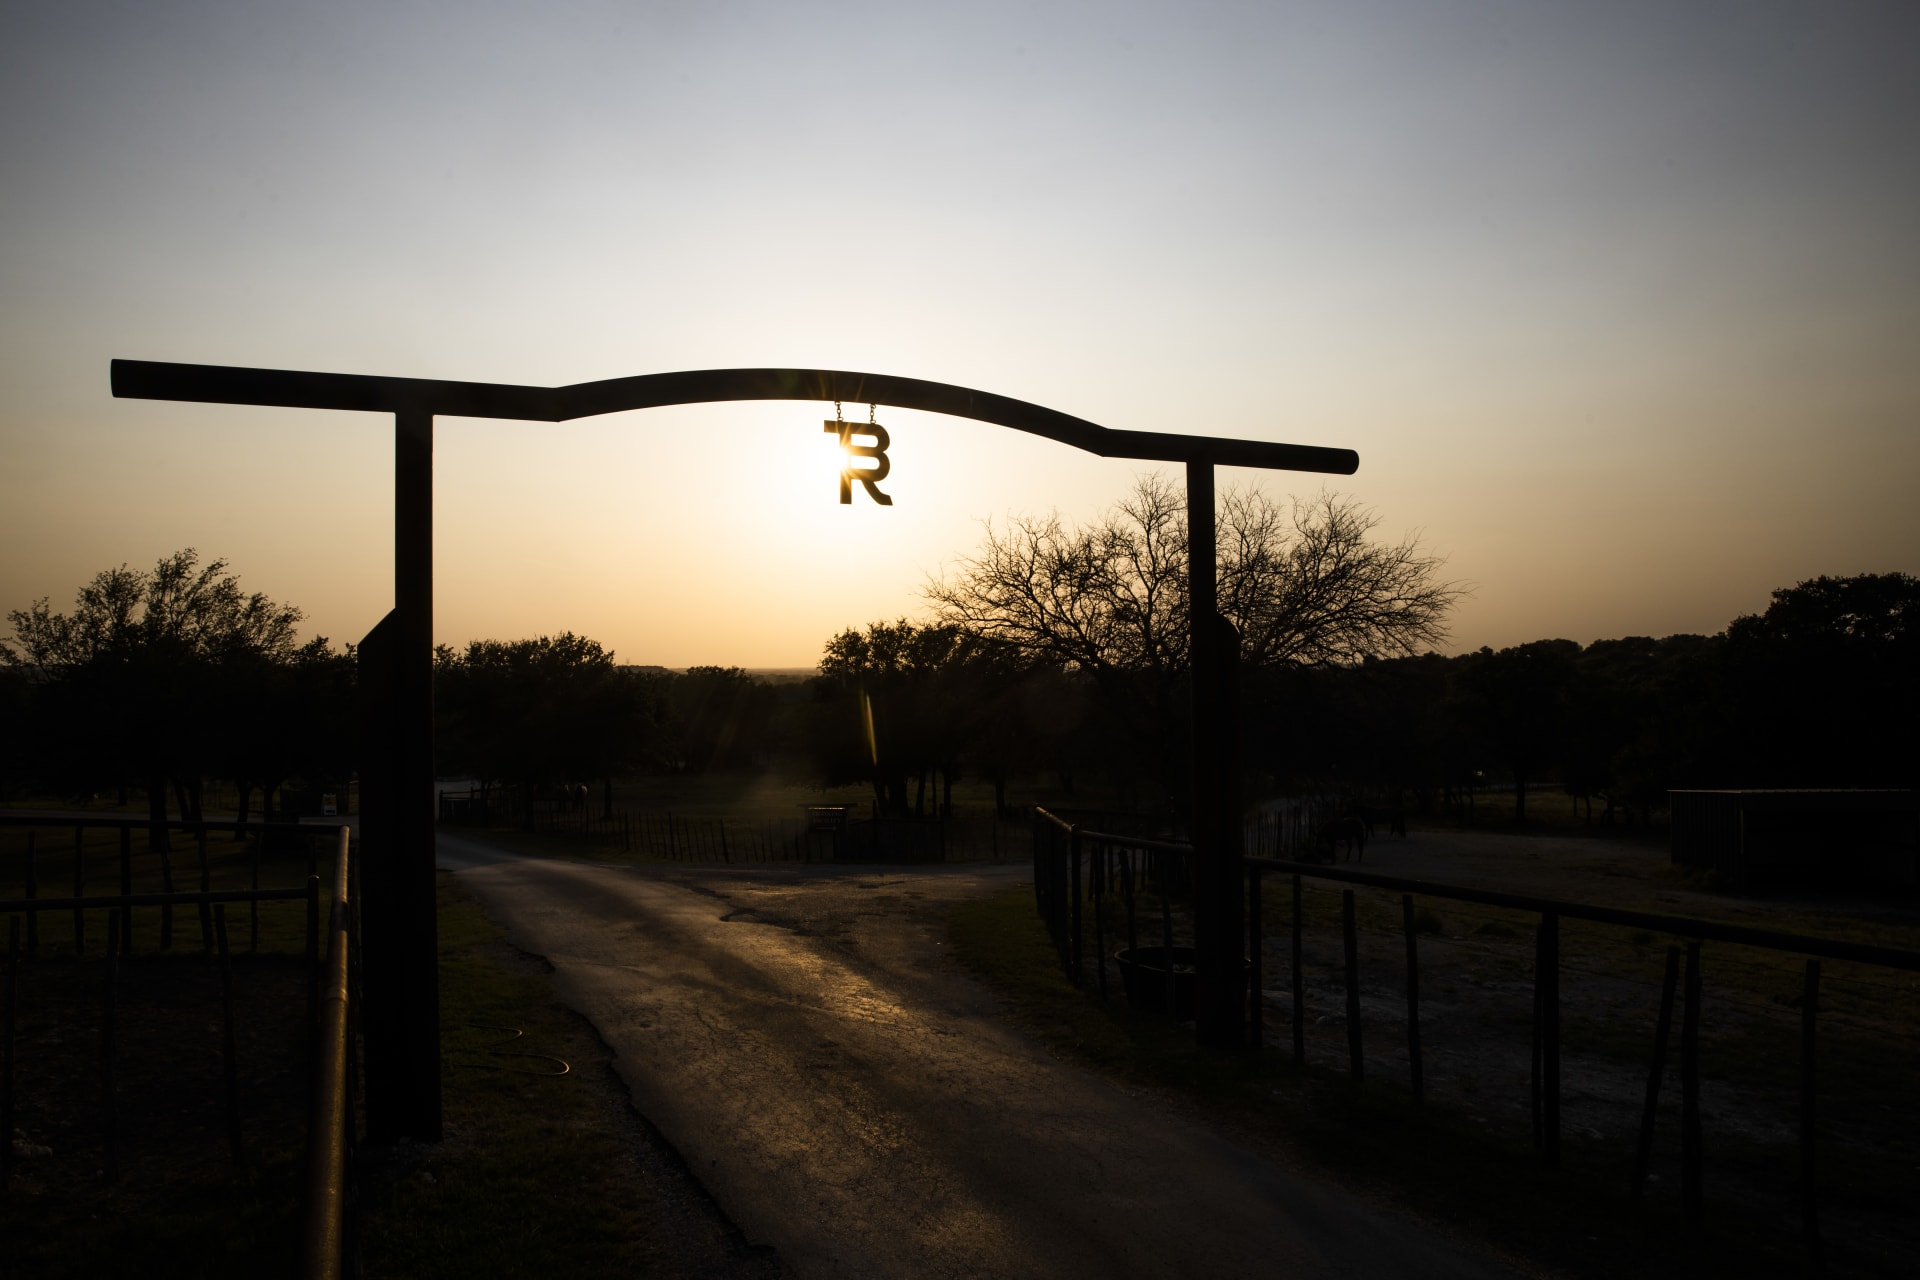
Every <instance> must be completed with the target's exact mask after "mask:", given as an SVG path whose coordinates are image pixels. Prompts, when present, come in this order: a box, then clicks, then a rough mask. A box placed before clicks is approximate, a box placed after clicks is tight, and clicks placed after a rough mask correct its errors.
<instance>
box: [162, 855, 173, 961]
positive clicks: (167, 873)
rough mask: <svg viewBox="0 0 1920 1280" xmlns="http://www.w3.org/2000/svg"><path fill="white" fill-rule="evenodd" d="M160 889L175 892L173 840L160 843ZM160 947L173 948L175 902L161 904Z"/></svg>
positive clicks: (163, 948) (163, 949) (167, 949)
mask: <svg viewBox="0 0 1920 1280" xmlns="http://www.w3.org/2000/svg"><path fill="white" fill-rule="evenodd" d="M159 852H160V891H161V892H162V893H169V894H170V893H172V892H173V842H172V841H171V840H168V841H165V842H164V843H162V844H161V845H160V850H159ZM160 949H161V950H162V951H171V950H173V904H172V903H171V902H163V903H161V904H160Z"/></svg>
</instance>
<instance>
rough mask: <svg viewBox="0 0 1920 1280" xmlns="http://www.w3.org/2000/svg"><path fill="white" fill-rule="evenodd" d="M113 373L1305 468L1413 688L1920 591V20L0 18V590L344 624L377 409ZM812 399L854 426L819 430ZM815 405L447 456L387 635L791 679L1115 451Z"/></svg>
mask: <svg viewBox="0 0 1920 1280" xmlns="http://www.w3.org/2000/svg"><path fill="white" fill-rule="evenodd" d="M114 358H129V359H141V360H172V361H183V362H191V363H205V364H224V365H246V366H258V367H267V368H287V369H315V370H331V371H340V372H350V373H375V374H388V375H399V376H411V377H435V378H455V379H466V380H475V381H497V382H510V383H522V384H535V385H560V384H566V383H572V382H579V381H586V380H591V379H597V378H609V377H621V376H627V375H632V374H640V373H653V372H665V371H671V370H678V369H709V368H730V367H744V366H797V367H809V368H830V369H847V370H860V371H869V372H875V373H886V374H898V375H904V376H910V377H918V378H926V379H932V380H935V381H940V382H948V383H956V384H960V385H963V386H968V387H973V388H977V389H980V390H984V391H989V392H994V393H997V394H1000V395H1006V396H1012V397H1015V398H1018V399H1022V400H1027V401H1032V402H1035V403H1038V404H1042V405H1045V406H1047V407H1049V408H1053V409H1058V410H1061V411H1063V412H1066V413H1069V414H1073V415H1075V416H1078V417H1081V418H1085V419H1089V420H1091V421H1094V422H1097V423H1100V424H1101V425H1104V426H1109V427H1117V428H1131V429H1140V430H1151V431H1172V432H1193V433H1202V434H1209V435H1224V436H1239V437H1246V438H1251V439H1261V440H1281V441H1289V442H1294V443H1301V444H1319V445H1332V446H1338V447H1344V448H1351V449H1355V450H1357V451H1358V452H1359V454H1360V459H1361V463H1360V469H1359V471H1358V473H1357V474H1355V475H1353V476H1350V477H1319V476H1310V475H1293V474H1288V473H1277V472H1253V471H1245V470H1230V471H1225V472H1223V473H1222V475H1221V476H1220V482H1221V483H1222V485H1223V486H1235V485H1238V486H1243V487H1244V486H1260V487H1262V488H1265V489H1266V490H1267V491H1268V492H1270V493H1272V494H1274V495H1276V496H1284V495H1287V494H1300V495H1303V496H1304V495H1310V494H1313V493H1315V492H1318V491H1319V490H1320V489H1321V488H1322V487H1327V488H1331V489H1334V490H1335V491H1337V492H1340V493H1342V494H1346V495H1350V496H1352V497H1353V498H1355V499H1357V500H1358V501H1360V502H1361V503H1363V504H1364V505H1366V506H1367V507H1369V508H1371V509H1372V510H1373V511H1374V513H1375V514H1376V515H1377V517H1378V519H1379V525H1378V527H1377V530H1376V532H1377V535H1378V536H1380V537H1382V538H1385V539H1389V540H1398V539H1399V538H1401V537H1403V536H1406V535H1407V534H1409V533H1412V534H1415V535H1417V536H1418V537H1419V538H1420V539H1421V542H1422V545H1424V546H1425V547H1426V548H1428V549H1429V550H1431V551H1433V552H1435V553H1438V554H1440V555H1443V556H1445V557H1446V568H1445V570H1444V572H1445V575H1446V576H1447V577H1449V578H1451V579H1455V580H1458V581H1460V582H1462V583H1465V584H1469V585H1470V586H1471V594H1470V595H1469V596H1467V597H1466V598H1465V599H1464V600H1463V601H1462V603H1461V604H1460V605H1459V607H1458V608H1457V610H1456V611H1455V613H1454V615H1453V619H1452V626H1451V631H1452V635H1451V640H1450V642H1449V643H1450V649H1451V650H1453V651H1459V650H1467V649H1474V648H1478V647H1480V646H1481V645H1492V646H1494V647H1500V646H1503V645H1510V644H1518V643H1522V642H1524V641H1528V640H1533V639H1539V638H1546V637H1566V638H1569V639H1573V640H1578V641H1581V642H1583V643H1585V642H1589V641H1592V640H1594V639H1599V638H1606V637H1613V636H1622V635H1666V634H1671V633H1674V632H1705V633H1711V632H1715V631H1718V630H1720V629H1722V628H1723V627H1724V626H1725V625H1726V623H1727V622H1728V621H1729V620H1730V619H1731V618H1733V617H1734V616H1736V615H1738V614H1742V613H1750V612H1755V611H1758V610H1760V609H1763V608H1764V607H1765V605H1766V603H1767V598H1768V593H1769V592H1770V591H1772V590H1774V589H1775V588H1779V587H1784V586H1789V585H1791V584H1793V583H1795V582H1798V581H1801V580H1803V579H1806V578H1810V577H1814V576H1817V575H1820V574H1855V573H1866V572H1892V571H1903V572H1920V501H1915V498H1914V489H1915V481H1916V479H1920V8H1916V7H1915V6H1913V5H1912V4H1910V3H1906V2H1905V0H1900V2H1898V3H1894V2H1889V3H1882V4H1857V3H1844V2H1842V3H1830V4H1820V5H1805V4H1799V5H1787V4H1771V3H1764V2H1758V0H1748V2H1744V3H1737V4H1736V3H1712V2H1701V3H1691V4H1686V5H1673V4H1665V3H1634V2H1628V3H1608V4H1599V3H1589V4H1582V5H1567V4H1540V3H1437V2H1435V0H1410V2H1408V3H1399V4H1376V3H1366V2H1357V3H1340V4H1316V5H1303V4H1286V3H1276V2H1268V3H1257V4H1204V3H1199V4H1196V3H1183V4H1179V5H1174V4H1156V5H1139V4H1134V5H1129V4H1124V3H1107V4H1087V5H1075V4H1047V3H1036V4H1024V3H1023V4H997V3H974V4H968V5H953V4H940V5H932V4H914V3H904V2H899V0H896V2H894V3H887V4H861V3H842V4H812V5H809V4H804V3H792V2H787V3H766V4H756V3H733V4H728V3H701V4H696V3H662V4H645V3H607V4H584V3H567V2H565V0H544V2H543V3H539V4H526V5H514V4H504V3H485V2H476V3H464V4H458V5H455V4H429V3H409V2H406V0H383V2H382V3H378V4H373V3H358V2H356V0H333V2H330V3H327V4H319V3H308V4H272V3H258V2H255V3H247V4H238V3H235V4H222V3H192V2H187V0H178V2H172V3H167V4H162V5H155V4H151V3H143V4H131V3H129V4H94V3H88V2H87V0H62V2H61V3H49V4H40V3H15V2H14V0H0V610H11V609H22V608H26V607H27V606H28V605H30V604H31V603H32V602H33V601H34V600H36V599H39V598H41V597H48V598H50V599H51V601H52V603H53V605H54V606H55V607H56V608H65V607H69V606H70V604H71V602H72V599H73V596H74V593H75V591H76V590H77V588H78V587H79V586H80V585H81V584H82V583H83V582H84V581H86V580H87V579H88V578H90V577H92V575H94V574H95V573H97V572H99V571H100V570H102V569H105V568H109V567H112V566H117V565H120V564H122V563H125V564H129V565H132V566H134V567H149V566H151V565H152V563H153V562H154V561H155V560H157V559H158V558H160V557H161V556H163V555H166V554H168V553H170V552H172V551H175V550H177V549H179V548H181V547H188V546H191V547H194V548H197V549H198V550H199V551H200V553H201V554H202V555H203V556H204V557H208V558H211V557H219V558H223V559H225V560H227V561H228V562H229V564H230V565H231V567H232V568H233V570H234V571H236V572H238V573H239V575H240V577H241V582H242V585H243V586H244V587H246V588H248V589H251V590H257V591H263V592H265V593H267V594H268V595H270V596H272V597H273V598H275V599H276V600H282V601H288V602H291V603H294V604H296V605H298V606H299V607H300V608H302V609H303V610H304V611H305V614H306V625H307V628H308V632H307V634H314V633H318V634H324V635H327V636H329V637H331V638H332V639H333V640H334V641H335V642H336V643H340V642H344V641H348V640H354V639H357V638H358V637H359V636H360V635H362V634H364V633H365V632H366V631H367V630H368V629H369V628H371V627H372V626H373V624H374V623H375V622H377V621H378V620H379V618H380V616H381V615H382V614H383V613H384V612H385V611H386V609H387V608H388V607H389V606H390V605H391V602H392V594H391V592H392V585H391V584H392V578H391V572H392V531H391V528H392V505H391V504H392V474H391V467H392V448H393V446H392V422H391V419H388V418H381V417H378V416H376V415H370V414H355V413H329V412H317V411H302V410H279V409H264V408H252V407H242V406H212V405H191V404H172V403H162V402H154V401H138V400H115V399H113V398H112V397H111V395H110V393H109V387H108V362H109V361H110V360H111V359H114ZM846 409H847V416H848V417H850V418H855V417H862V418H863V417H864V412H865V407H864V406H852V405H849V406H847V407H846ZM831 414H832V409H831V406H826V405H820V404H812V403H804V402H761V403H752V404H731V405H706V406H688V407H683V408H674V409H656V410H648V411H644V412H639V413H630V414H619V415H610V416H607V417H602V418H593V419H586V420H581V421H576V422H571V423H564V424H551V423H548V424H537V423H517V422H500V421H482V420H472V419H455V418H449V419H442V420H440V421H439V422H438V423H437V427H436V457H435V465H436V502H437V507H436V524H435V537H436V575H437V590H438V595H437V599H436V611H435V623H434V629H435V635H436V639H437V640H439V641H441V642H445V643H449V644H454V645H461V644H464V643H465V642H466V641H469V640H472V639H476V638H483V637H484V638H498V639H512V638H518V637H523V636H530V635H536V634H552V633H557V632H560V631H563V630H570V631H573V632H575V633H578V634H584V635H588V636H591V637H593V638H595V639H597V640H599V641H601V642H602V643H603V644H605V645H607V646H608V647H610V648H612V649H613V650H614V651H615V653H616V655H617V656H618V658H619V659H620V660H621V661H626V662H636V663H652V664H659V665H665V666H686V665H690V664H694V663H721V664H738V665H743V666H750V667H800V666H807V665H811V664H812V663H813V662H814V661H816V660H817V658H818V656H819V654H820V651H821V647H822V645H823V644H824V642H825V641H826V639H827V638H828V637H829V636H831V635H832V634H834V633H836V632H838V631H839V630H841V629H843V628H845V627H849V626H863V625H865V624H867V623H870V622H873V621H876V620H881V619H888V618H894V617H899V616H909V617H911V616H915V615H916V614H918V613H919V612H920V611H921V610H922V609H923V607H924V606H923V602H922V599H921V595H920V593H921V590H922V588H923V587H924V585H925V583H926V582H927V580H928V578H929V576H930V575H937V574H939V573H941V572H942V571H943V568H944V567H945V566H949V565H951V564H952V563H953V562H954V561H955V560H956V559H957V558H958V557H960V556H962V555H965V554H966V553H967V552H969V551H970V550H972V549H974V548H975V547H976V546H977V545H978V544H979V541H980V538H981V535H982V522H983V521H986V520H993V521H1001V520H1004V519H1005V518H1006V517H1007V516H1008V515H1009V514H1018V513H1040V512H1045V511H1048V510H1053V509H1057V510H1059V511H1060V512H1061V513H1062V515H1063V516H1065V517H1068V518H1069V519H1074V520H1083V519H1088V518H1091V517H1093V516H1094V515H1096V514H1097V513H1099V512H1100V511H1101V510H1102V509H1104V508H1105V507H1107V506H1108V505H1110V504H1111V503H1112V502H1114V501H1115V500H1116V499H1118V498H1119V497H1120V496H1121V495H1122V494H1123V493H1124V492H1125V491H1126V489H1127V488H1128V487H1129V486H1130V484H1131V483H1132V482H1133V480H1134V478H1135V476H1136V475H1137V474H1138V473H1139V471H1140V470H1141V469H1143V468H1145V467H1149V466H1151V465H1152V464H1143V463H1130V462H1124V461H1115V460H1105V459H1099V458H1095V457H1092V456H1091V455H1087V454H1083V453H1079V452H1077V451H1075V450H1073V449H1070V448H1068V447H1066V446H1063V445H1058V444H1054V443H1051V442H1049V441H1045V440H1040V439H1037V438H1031V437H1026V436H1022V435H1019V434H1017V433H1014V432H1011V431H1007V430H1005V429H1003V428H997V427H991V426H986V425H982V424H979V423H974V422H970V421H966V420H961V419H954V418H945V417H938V416H934V415H928V414H923V413H914V412H907V411H901V410H884V411H883V412H882V416H881V418H880V421H881V422H882V423H883V425H885V426H887V427H888V429H889V431H890V433H891V435H892V440H893V447H892V449H891V451H890V457H891V461H892V474H891V476H890V477H889V480H888V482H887V483H886V484H885V485H884V486H883V487H884V488H885V489H886V490H887V491H888V492H889V493H891V494H892V495H893V497H894V505H893V506H892V507H890V508H880V507H877V506H875V505H874V504H872V503H870V502H867V501H866V500H865V499H864V497H862V496H861V495H859V494H858V492H857V491H856V499H857V500H856V502H855V503H854V504H853V505H850V506H840V505H839V504H838V502H837V481H836V474H837V468H838V465H839V460H838V451H837V449H836V448H835V447H834V444H833V442H832V440H831V439H830V438H828V437H827V436H825V435H824V434H823V433H822V431H821V423H822V422H823V420H824V419H825V418H827V417H830V416H831Z"/></svg>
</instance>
